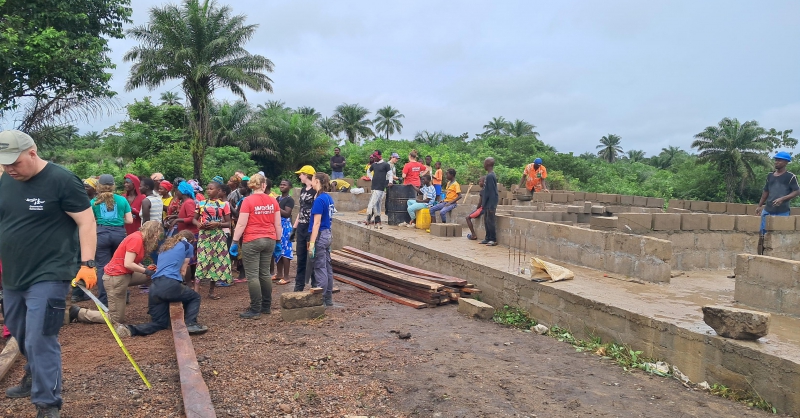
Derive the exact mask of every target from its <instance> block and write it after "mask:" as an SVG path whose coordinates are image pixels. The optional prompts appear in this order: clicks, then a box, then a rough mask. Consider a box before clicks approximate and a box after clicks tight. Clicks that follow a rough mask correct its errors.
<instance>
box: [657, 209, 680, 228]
mask: <svg viewBox="0 0 800 418" xmlns="http://www.w3.org/2000/svg"><path fill="white" fill-rule="evenodd" d="M680 229H681V215H680V214H678V213H654V214H653V231H678V230H680Z"/></svg>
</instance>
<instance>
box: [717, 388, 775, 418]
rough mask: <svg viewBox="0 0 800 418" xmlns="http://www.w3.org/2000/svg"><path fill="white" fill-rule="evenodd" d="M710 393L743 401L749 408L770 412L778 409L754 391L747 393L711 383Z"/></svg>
mask: <svg viewBox="0 0 800 418" xmlns="http://www.w3.org/2000/svg"><path fill="white" fill-rule="evenodd" d="M711 393H712V394H714V395H717V396H720V397H722V398H725V399H730V400H732V401H734V402H739V403H743V404H745V405H747V406H749V407H751V408H757V409H761V410H763V411H767V412H772V413H773V414H777V413H778V410H777V409H776V408H775V407H774V406H772V404H770V403H769V402H767V401H765V400H764V398H762V397H761V395H759V394H758V393H756V392H755V391H754V392H753V393H747V392H742V391H738V390H733V389H731V388H729V387H727V386H725V385H718V384H714V385H711Z"/></svg>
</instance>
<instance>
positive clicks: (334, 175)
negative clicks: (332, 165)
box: [331, 171, 344, 180]
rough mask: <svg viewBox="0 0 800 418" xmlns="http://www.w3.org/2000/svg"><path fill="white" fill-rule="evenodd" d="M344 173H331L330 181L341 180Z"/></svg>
mask: <svg viewBox="0 0 800 418" xmlns="http://www.w3.org/2000/svg"><path fill="white" fill-rule="evenodd" d="M343 178H344V171H331V180H336V179H343Z"/></svg>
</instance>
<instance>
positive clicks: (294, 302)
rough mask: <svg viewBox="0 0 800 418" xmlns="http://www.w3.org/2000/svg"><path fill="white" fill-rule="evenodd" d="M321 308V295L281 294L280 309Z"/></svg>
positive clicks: (303, 293) (310, 293) (314, 293)
mask: <svg viewBox="0 0 800 418" xmlns="http://www.w3.org/2000/svg"><path fill="white" fill-rule="evenodd" d="M311 306H322V293H316V292H286V293H283V294H281V308H283V309H297V308H308V307H311Z"/></svg>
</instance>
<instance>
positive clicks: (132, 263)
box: [103, 221, 164, 323]
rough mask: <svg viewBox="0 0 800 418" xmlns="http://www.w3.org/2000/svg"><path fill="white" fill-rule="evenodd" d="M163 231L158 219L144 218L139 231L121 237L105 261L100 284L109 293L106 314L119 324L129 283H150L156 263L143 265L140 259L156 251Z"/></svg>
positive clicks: (123, 313) (123, 315)
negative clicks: (106, 261)
mask: <svg viewBox="0 0 800 418" xmlns="http://www.w3.org/2000/svg"><path fill="white" fill-rule="evenodd" d="M163 233H164V230H163V229H162V228H161V222H158V221H147V222H145V223H144V225H142V228H141V230H139V231H136V232H134V233H132V234H130V235H128V236H127V237H125V239H124V240H122V243H121V244H120V245H119V247H117V250H116V251H114V256H113V257H112V258H111V261H110V262H109V263H108V264H106V268H105V269H104V275H103V284H104V285H105V288H106V294H107V295H108V316H109V317H110V318H111V320H112V321H114V322H117V323H122V322H124V320H125V299H126V296H127V293H128V287H129V286H137V285H142V284H147V283H148V282H150V276H152V275H153V272H155V268H154V267H155V266H154V265H151V266H150V267H149V268H145V267H144V266H143V265H142V260H143V259H144V258H145V256H147V255H148V254H150V253H152V252H153V251H155V249H156V247H157V246H158V240H159V239H160V238H161V235H162V234H163Z"/></svg>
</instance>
